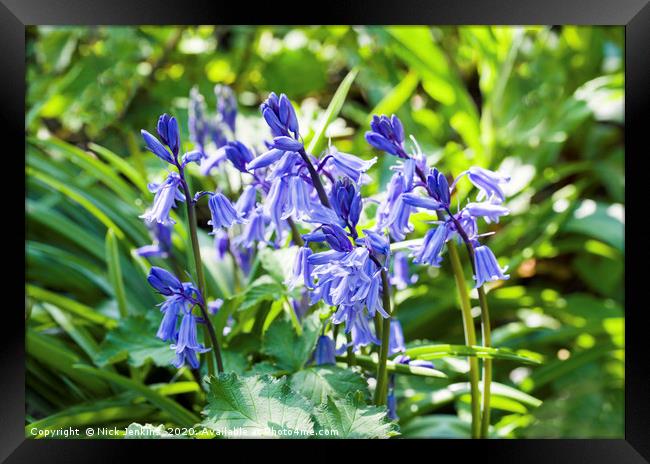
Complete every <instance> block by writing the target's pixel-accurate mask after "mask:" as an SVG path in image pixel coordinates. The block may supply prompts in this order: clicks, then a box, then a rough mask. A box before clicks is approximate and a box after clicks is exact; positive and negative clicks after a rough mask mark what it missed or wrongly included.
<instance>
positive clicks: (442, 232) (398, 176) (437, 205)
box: [366, 116, 509, 287]
mask: <svg viewBox="0 0 650 464" xmlns="http://www.w3.org/2000/svg"><path fill="white" fill-rule="evenodd" d="M371 127H372V130H371V131H369V132H367V133H366V140H367V141H368V143H370V145H372V146H373V147H375V148H377V149H379V150H382V151H384V152H386V153H388V154H391V155H395V156H397V157H399V158H401V159H402V162H401V163H400V164H399V165H398V166H396V167H395V168H394V171H395V173H394V174H393V176H392V177H391V180H390V182H389V184H388V195H387V196H386V199H385V201H384V202H383V203H382V204H381V205H380V207H379V209H378V220H377V228H378V229H379V230H383V229H384V228H388V231H389V234H390V236H391V237H392V238H393V239H395V240H404V238H405V236H406V234H408V233H409V232H411V231H412V230H413V226H412V224H411V223H410V222H409V219H410V216H411V214H413V213H414V212H416V211H417V210H419V209H423V210H429V211H432V212H435V213H436V215H437V217H438V221H436V222H435V224H436V227H433V228H432V229H430V230H429V231H428V232H427V233H426V234H425V236H424V240H423V242H422V244H421V245H418V246H415V247H413V248H412V256H413V261H414V262H415V263H419V264H427V265H430V266H434V267H439V266H440V263H441V262H442V253H443V251H444V247H445V244H446V243H447V241H448V240H451V239H454V238H456V239H457V240H459V241H461V242H463V243H465V244H466V245H467V246H468V249H469V250H470V251H471V255H472V256H473V261H474V262H473V268H474V280H475V281H476V287H480V286H481V285H483V284H484V283H486V282H491V281H495V280H502V279H508V278H509V276H508V275H506V274H504V272H505V271H506V268H501V267H500V265H499V263H498V262H497V259H496V257H495V256H494V253H492V250H490V248H488V247H487V246H486V245H482V244H481V243H480V241H479V239H480V238H481V237H483V236H485V235H489V234H479V232H478V224H477V220H478V219H479V218H483V219H484V220H485V221H486V222H487V223H488V224H489V223H491V222H499V218H500V217H501V216H505V215H507V214H509V210H508V209H507V208H506V207H505V206H503V202H504V201H505V194H504V192H503V188H502V185H503V184H505V183H507V182H508V181H509V178H508V177H506V176H503V175H501V174H499V173H496V172H493V171H490V170H487V169H483V168H480V167H471V168H469V169H468V170H466V171H464V172H462V173H460V174H459V175H458V176H457V177H456V178H455V179H454V181H453V182H452V184H451V185H449V183H448V182H447V178H446V177H445V175H444V174H443V173H441V172H440V171H438V169H436V168H435V167H429V166H427V162H426V157H425V156H423V155H422V154H416V155H409V154H407V151H406V150H405V148H404V132H403V128H402V124H401V123H400V122H399V119H397V118H396V117H395V116H393V117H392V118H390V119H389V118H387V117H386V116H381V117H379V118H378V117H375V118H374V119H373V122H372V124H371ZM463 177H467V178H468V179H469V181H470V182H471V183H472V184H473V185H474V186H475V187H476V188H477V189H478V190H479V192H478V195H477V197H476V201H474V202H470V203H467V204H466V205H465V206H464V207H463V208H462V209H460V210H459V211H457V212H456V213H453V212H452V210H451V195H452V193H453V190H454V187H455V186H456V183H457V182H458V181H459V180H460V179H462V178H463Z"/></svg>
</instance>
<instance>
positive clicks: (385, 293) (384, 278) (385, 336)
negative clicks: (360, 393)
mask: <svg viewBox="0 0 650 464" xmlns="http://www.w3.org/2000/svg"><path fill="white" fill-rule="evenodd" d="M381 285H382V302H383V305H384V311H386V313H387V314H388V317H387V318H385V319H384V320H383V324H382V329H381V347H380V350H379V364H378V365H377V387H376V388H375V404H376V405H377V406H381V405H384V404H386V394H387V393H388V371H387V370H386V362H387V361H388V345H389V343H390V340H389V337H390V320H391V313H392V311H391V304H390V286H389V284H388V273H387V272H386V269H384V268H382V270H381Z"/></svg>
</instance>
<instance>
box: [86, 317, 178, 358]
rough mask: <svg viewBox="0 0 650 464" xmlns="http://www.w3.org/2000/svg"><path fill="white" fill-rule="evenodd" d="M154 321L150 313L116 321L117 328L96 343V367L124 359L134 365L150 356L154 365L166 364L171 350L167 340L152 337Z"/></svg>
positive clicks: (155, 327) (172, 353) (153, 335)
mask: <svg viewBox="0 0 650 464" xmlns="http://www.w3.org/2000/svg"><path fill="white" fill-rule="evenodd" d="M157 328H158V326H157V322H156V321H154V320H153V316H149V317H143V316H129V317H127V318H126V319H123V320H121V321H120V323H119V325H118V327H117V329H115V330H113V331H111V332H109V333H108V335H106V338H105V339H104V341H103V342H102V343H101V344H100V346H99V353H98V355H97V357H96V358H95V362H96V363H97V364H98V365H99V366H105V365H107V364H115V363H117V362H120V361H124V360H127V361H128V363H129V364H130V365H132V366H134V367H140V366H142V365H143V364H144V363H145V361H146V360H147V359H151V360H152V361H153V363H154V364H155V365H156V366H160V367H166V366H169V365H170V364H171V362H172V359H174V356H175V355H174V350H172V349H171V348H170V347H169V343H166V342H163V341H162V340H160V339H159V338H156V330H157Z"/></svg>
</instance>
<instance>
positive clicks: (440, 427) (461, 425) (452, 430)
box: [402, 414, 470, 438]
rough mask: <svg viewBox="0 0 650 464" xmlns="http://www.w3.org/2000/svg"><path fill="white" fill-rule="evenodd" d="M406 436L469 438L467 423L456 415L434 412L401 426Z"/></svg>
mask: <svg viewBox="0 0 650 464" xmlns="http://www.w3.org/2000/svg"><path fill="white" fill-rule="evenodd" d="M402 435H403V436H404V437H408V438H470V425H469V423H467V422H465V421H463V420H461V419H459V418H458V417H456V416H451V415H443V414H436V415H433V416H425V417H418V418H417V419H414V420H413V421H411V422H409V423H408V424H407V425H405V426H404V427H402Z"/></svg>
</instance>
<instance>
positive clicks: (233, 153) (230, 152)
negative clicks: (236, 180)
mask: <svg viewBox="0 0 650 464" xmlns="http://www.w3.org/2000/svg"><path fill="white" fill-rule="evenodd" d="M224 151H225V153H226V158H228V159H229V160H230V162H231V163H232V164H233V166H235V167H236V168H237V169H239V170H240V171H241V172H248V170H247V169H246V163H249V162H251V161H253V154H252V153H251V152H250V150H249V149H248V148H247V147H246V145H244V144H243V143H241V142H239V141H234V142H228V143H227V144H226V145H225V146H224Z"/></svg>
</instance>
